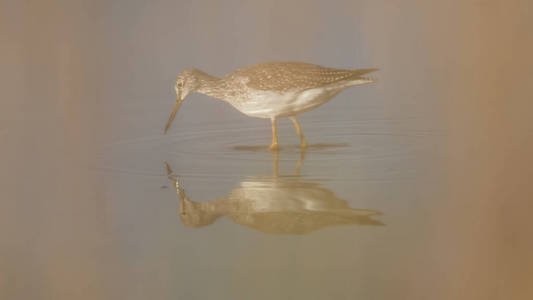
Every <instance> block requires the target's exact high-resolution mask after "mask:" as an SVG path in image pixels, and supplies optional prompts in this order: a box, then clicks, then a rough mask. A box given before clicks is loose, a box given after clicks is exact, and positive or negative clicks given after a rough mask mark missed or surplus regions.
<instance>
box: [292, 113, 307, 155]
mask: <svg viewBox="0 0 533 300" xmlns="http://www.w3.org/2000/svg"><path fill="white" fill-rule="evenodd" d="M289 118H290V119H291V120H292V122H293V123H294V127H296V132H297V133H298V136H299V137H300V145H301V146H302V148H305V147H307V142H306V141H305V137H304V133H303V132H302V128H301V127H300V123H298V119H296V117H295V116H292V117H289Z"/></svg>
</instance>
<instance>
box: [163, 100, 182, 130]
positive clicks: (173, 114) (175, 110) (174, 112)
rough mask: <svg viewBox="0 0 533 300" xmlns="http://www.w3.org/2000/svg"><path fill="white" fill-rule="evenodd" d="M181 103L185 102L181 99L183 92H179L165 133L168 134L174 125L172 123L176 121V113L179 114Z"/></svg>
mask: <svg viewBox="0 0 533 300" xmlns="http://www.w3.org/2000/svg"><path fill="white" fill-rule="evenodd" d="M181 102H183V99H182V98H181V91H179V92H178V98H176V104H174V109H173V110H172V113H171V114H170V118H168V122H167V125H166V126H165V133H167V131H168V129H169V128H170V125H171V124H172V121H174V118H175V117H176V113H177V112H178V110H179V108H180V105H181Z"/></svg>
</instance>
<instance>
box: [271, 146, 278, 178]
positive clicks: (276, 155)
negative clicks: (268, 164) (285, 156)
mask: <svg viewBox="0 0 533 300" xmlns="http://www.w3.org/2000/svg"><path fill="white" fill-rule="evenodd" d="M272 156H273V159H274V161H273V162H272V163H273V164H274V177H278V174H279V151H278V150H274V151H272Z"/></svg>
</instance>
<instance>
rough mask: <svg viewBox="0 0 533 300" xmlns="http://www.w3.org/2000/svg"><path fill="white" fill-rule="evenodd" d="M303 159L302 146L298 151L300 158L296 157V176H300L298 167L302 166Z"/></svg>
mask: <svg viewBox="0 0 533 300" xmlns="http://www.w3.org/2000/svg"><path fill="white" fill-rule="evenodd" d="M304 159H305V148H302V151H301V152H300V158H299V159H298V162H297V163H296V170H295V173H296V176H300V169H301V168H302V164H303V161H304Z"/></svg>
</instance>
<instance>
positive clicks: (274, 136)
mask: <svg viewBox="0 0 533 300" xmlns="http://www.w3.org/2000/svg"><path fill="white" fill-rule="evenodd" d="M270 121H271V122H272V144H271V145H270V150H275V149H278V132H277V129H276V118H272V119H270Z"/></svg>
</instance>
